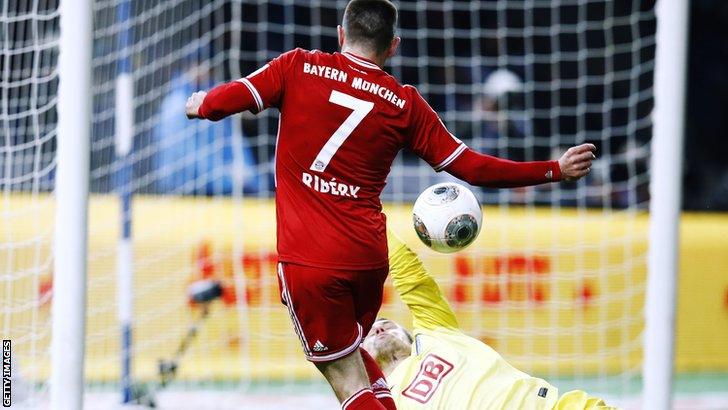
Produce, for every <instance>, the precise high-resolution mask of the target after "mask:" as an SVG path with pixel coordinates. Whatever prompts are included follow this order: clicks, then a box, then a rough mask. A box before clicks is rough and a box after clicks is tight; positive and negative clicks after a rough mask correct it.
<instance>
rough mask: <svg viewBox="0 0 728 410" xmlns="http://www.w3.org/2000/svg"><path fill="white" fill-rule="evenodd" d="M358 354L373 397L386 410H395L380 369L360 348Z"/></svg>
mask: <svg viewBox="0 0 728 410" xmlns="http://www.w3.org/2000/svg"><path fill="white" fill-rule="evenodd" d="M359 353H361V358H362V360H364V367H365V368H366V370H367V376H369V384H371V385H372V392H373V393H374V397H376V398H377V400H379V402H380V403H382V406H384V408H386V409H387V410H397V406H395V404H394V399H393V398H392V392H390V391H389V386H388V385H387V380H386V379H385V378H384V373H382V369H380V368H379V365H377V361H376V360H374V358H373V357H372V356H371V355H369V353H367V351H366V350H364V349H361V348H360V349H359Z"/></svg>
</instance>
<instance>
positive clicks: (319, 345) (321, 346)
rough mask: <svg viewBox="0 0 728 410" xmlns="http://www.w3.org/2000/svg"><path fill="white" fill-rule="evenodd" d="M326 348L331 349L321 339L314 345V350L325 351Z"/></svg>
mask: <svg viewBox="0 0 728 410" xmlns="http://www.w3.org/2000/svg"><path fill="white" fill-rule="evenodd" d="M325 350H329V348H328V347H326V346H324V344H323V343H321V341H320V340H317V341H316V343H315V344H314V345H313V351H314V352H323V351H325Z"/></svg>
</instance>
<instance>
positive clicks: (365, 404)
mask: <svg viewBox="0 0 728 410" xmlns="http://www.w3.org/2000/svg"><path fill="white" fill-rule="evenodd" d="M315 364H316V367H317V368H318V369H319V371H320V372H321V374H323V375H324V377H325V378H326V380H328V381H329V384H330V385H331V388H332V389H334V392H335V393H336V397H337V398H338V399H339V402H341V408H342V409H344V410H353V409H382V410H385V409H387V408H386V407H384V406H383V405H382V404H380V403H379V401H378V400H377V398H376V396H374V393H373V392H372V390H371V388H370V387H369V381H368V380H369V379H368V377H367V373H366V371H365V370H364V362H363V361H362V358H361V356H360V355H359V350H358V349H357V350H355V351H354V352H352V353H350V354H349V355H347V356H345V357H342V358H339V359H336V360H334V361H330V362H317V363H315Z"/></svg>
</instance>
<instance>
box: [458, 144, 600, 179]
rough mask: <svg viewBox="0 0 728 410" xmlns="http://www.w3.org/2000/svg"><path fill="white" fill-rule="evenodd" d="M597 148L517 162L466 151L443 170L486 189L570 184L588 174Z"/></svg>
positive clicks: (573, 149) (588, 146)
mask: <svg viewBox="0 0 728 410" xmlns="http://www.w3.org/2000/svg"><path fill="white" fill-rule="evenodd" d="M594 150H596V147H595V146H594V145H592V144H582V145H579V146H576V147H571V148H569V149H568V150H567V151H566V153H564V155H562V156H561V158H560V159H559V160H558V161H531V162H516V161H509V160H506V159H501V158H497V157H493V156H490V155H485V154H481V153H478V152H476V151H473V150H471V149H469V148H467V149H465V150H464V151H463V153H462V154H461V155H460V156H458V157H457V158H456V159H455V160H454V161H453V162H452V163H451V164H450V165H449V166H447V167H446V168H445V171H447V172H449V173H450V174H452V175H453V176H455V177H457V178H459V179H462V180H463V181H465V182H467V183H469V184H471V185H477V186H485V187H489V188H513V187H520V186H530V185H538V184H543V183H545V182H553V181H561V180H565V181H573V180H577V179H579V178H581V177H583V176H585V175H586V174H588V173H589V171H590V169H591V163H592V160H593V159H594V158H596V157H595V155H594Z"/></svg>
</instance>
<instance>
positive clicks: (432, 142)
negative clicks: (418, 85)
mask: <svg viewBox="0 0 728 410" xmlns="http://www.w3.org/2000/svg"><path fill="white" fill-rule="evenodd" d="M412 100H413V105H412V109H411V111H410V120H409V124H410V129H409V133H410V141H409V145H410V148H412V150H413V151H414V152H415V153H417V155H419V156H420V157H421V158H423V159H424V160H425V161H427V162H428V163H429V164H430V165H432V167H433V168H434V169H435V170H436V171H442V170H445V171H447V172H449V173H450V174H452V175H453V176H455V177H457V178H459V179H461V180H463V181H465V182H467V183H469V184H471V185H477V186H483V187H488V188H514V187H521V186H531V185H538V184H543V183H546V182H555V181H561V180H566V181H572V180H576V179H579V178H581V177H583V176H584V175H586V174H588V173H589V171H590V169H591V163H592V160H593V159H594V158H595V156H594V151H595V150H596V147H595V146H594V145H592V144H582V145H579V146H576V147H572V148H570V149H569V150H568V151H566V153H565V154H564V155H563V156H562V157H561V158H560V159H559V160H558V161H530V162H517V161H509V160H506V159H501V158H497V157H494V156H490V155H485V154H481V153H479V152H476V151H473V150H472V149H470V148H468V147H467V146H465V144H463V143H462V142H461V141H460V140H458V139H457V138H455V136H453V135H452V134H450V132H449V131H448V130H447V128H445V125H444V124H443V123H442V121H441V120H440V118H439V117H438V116H437V113H435V111H434V110H433V109H432V108H431V107H430V106H429V104H427V102H426V101H425V100H424V99H423V98H422V96H420V94H419V93H418V92H417V91H416V90H414V89H413V92H412Z"/></svg>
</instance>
